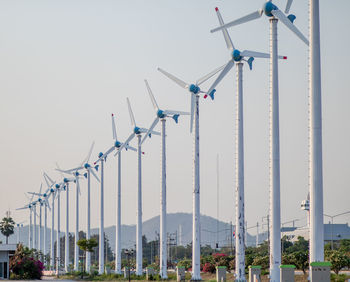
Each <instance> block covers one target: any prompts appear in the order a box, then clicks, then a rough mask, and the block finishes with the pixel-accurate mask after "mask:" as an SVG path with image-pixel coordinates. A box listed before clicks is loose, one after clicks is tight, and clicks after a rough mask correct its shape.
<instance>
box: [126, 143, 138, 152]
mask: <svg viewBox="0 0 350 282" xmlns="http://www.w3.org/2000/svg"><path fill="white" fill-rule="evenodd" d="M125 149H128V150H131V151H135V152H136V151H137V149H136V148H134V147H132V146H129V145H125Z"/></svg>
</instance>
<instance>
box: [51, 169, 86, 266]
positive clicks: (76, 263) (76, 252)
mask: <svg viewBox="0 0 350 282" xmlns="http://www.w3.org/2000/svg"><path fill="white" fill-rule="evenodd" d="M56 165H57V164H56ZM83 168H84V167H83V166H82V165H80V166H79V167H75V168H72V169H68V170H62V169H60V168H59V167H58V165H57V168H56V170H57V171H59V172H61V173H66V174H70V175H73V177H74V180H73V181H74V182H75V184H76V194H75V199H76V201H75V236H74V237H75V238H74V271H78V270H79V246H78V244H77V243H78V240H79V239H78V238H79V195H80V194H81V193H80V184H79V177H80V173H79V170H82V169H83ZM67 194H68V193H67ZM66 207H67V206H66ZM68 236H69V234H68ZM66 240H67V239H66Z"/></svg>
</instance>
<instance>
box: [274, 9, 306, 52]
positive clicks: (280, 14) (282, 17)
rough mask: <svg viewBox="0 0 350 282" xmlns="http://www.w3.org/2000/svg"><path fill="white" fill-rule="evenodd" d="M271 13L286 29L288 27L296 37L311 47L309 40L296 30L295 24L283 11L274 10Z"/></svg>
mask: <svg viewBox="0 0 350 282" xmlns="http://www.w3.org/2000/svg"><path fill="white" fill-rule="evenodd" d="M271 13H272V14H273V15H274V16H275V17H276V18H277V19H279V20H280V21H281V22H282V23H283V24H284V25H285V26H286V27H288V28H289V29H290V30H291V31H292V32H293V33H294V34H295V35H296V36H298V37H299V38H300V39H301V40H302V41H304V43H305V44H306V45H307V46H309V40H308V39H307V38H306V37H305V36H304V34H302V33H301V31H300V30H299V29H297V28H296V26H295V25H294V24H292V22H291V21H290V20H289V19H288V18H287V16H286V15H285V14H284V13H283V12H282V11H281V10H272V11H271Z"/></svg>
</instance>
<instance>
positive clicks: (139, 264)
mask: <svg viewBox="0 0 350 282" xmlns="http://www.w3.org/2000/svg"><path fill="white" fill-rule="evenodd" d="M126 101H127V104H128V110H129V115H130V121H131V125H132V126H133V132H132V133H131V134H130V136H129V137H128V139H127V140H126V141H125V142H124V144H123V145H121V146H120V148H119V150H118V152H117V154H118V153H119V152H120V151H121V150H122V149H123V148H124V147H125V146H127V145H128V144H129V142H130V141H131V140H132V139H133V138H134V137H135V136H136V137H137V159H138V161H137V183H138V185H137V223H136V275H142V178H141V154H142V151H141V137H142V133H146V132H147V131H148V130H147V129H146V128H142V127H138V126H137V125H136V122H135V117H134V114H133V112H132V109H131V106H130V101H129V98H127V99H126ZM150 134H155V135H160V133H159V132H155V131H151V132H150ZM102 163H103V162H102ZM101 174H102V171H101Z"/></svg>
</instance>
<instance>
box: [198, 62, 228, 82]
mask: <svg viewBox="0 0 350 282" xmlns="http://www.w3.org/2000/svg"><path fill="white" fill-rule="evenodd" d="M225 66H226V64H224V65H222V66H220V67H218V68H216V69H215V70H213V71H212V72H210V73H208V74H207V75H205V76H203V77H201V78H200V79H198V80H197V82H196V84H197V85H201V84H202V83H203V82H206V81H207V80H208V79H209V78H211V77H213V76H214V75H216V74H217V73H218V72H219V71H221V70H223V69H224V67H225Z"/></svg>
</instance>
